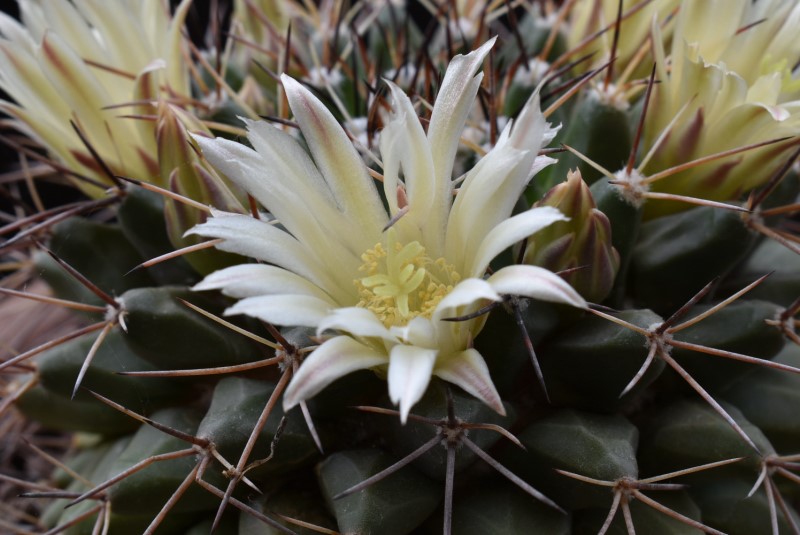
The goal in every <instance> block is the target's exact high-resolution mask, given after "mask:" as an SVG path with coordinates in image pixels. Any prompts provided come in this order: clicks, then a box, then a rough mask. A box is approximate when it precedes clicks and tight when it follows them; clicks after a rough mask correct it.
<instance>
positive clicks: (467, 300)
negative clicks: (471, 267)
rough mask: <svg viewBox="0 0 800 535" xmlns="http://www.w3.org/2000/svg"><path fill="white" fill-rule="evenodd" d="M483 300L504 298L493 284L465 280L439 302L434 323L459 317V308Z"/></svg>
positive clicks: (434, 314)
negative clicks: (449, 317) (453, 316)
mask: <svg viewBox="0 0 800 535" xmlns="http://www.w3.org/2000/svg"><path fill="white" fill-rule="evenodd" d="M481 299H489V300H491V301H502V299H503V298H502V297H501V296H500V292H497V291H496V289H495V288H493V287H492V285H491V284H489V283H488V282H487V281H485V280H483V279H477V278H472V279H464V280H463V281H461V282H459V283H458V284H457V285H456V287H455V288H453V291H451V292H450V293H449V294H447V295H446V296H445V297H444V299H442V300H441V301H440V302H439V304H438V305H437V307H436V310H435V311H434V312H433V321H434V322H438V321H441V319H442V318H446V317H448V316H451V315H457V314H458V311H457V309H458V308H459V307H462V306H465V305H471V304H473V303H475V302H476V301H480V300H481Z"/></svg>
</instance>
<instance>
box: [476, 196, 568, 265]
mask: <svg viewBox="0 0 800 535" xmlns="http://www.w3.org/2000/svg"><path fill="white" fill-rule="evenodd" d="M567 220H569V218H568V217H566V216H564V214H562V213H561V212H560V211H559V210H558V209H557V208H553V207H552V206H542V207H540V208H531V209H530V210H526V211H524V212H522V213H521V214H517V215H515V216H514V217H511V218H509V219H505V220H503V221H502V222H501V223H500V224H499V225H497V226H496V227H494V228H493V229H492V230H491V231H489V233H488V234H487V235H486V237H484V238H483V241H482V242H481V244H480V247H478V250H477V252H476V253H475V257H474V258H472V259H471V262H470V261H469V259H467V261H468V264H467V265H468V266H469V269H468V270H467V271H466V273H465V275H469V276H473V277H480V276H482V275H483V273H484V272H485V271H486V268H487V266H488V265H489V262H491V261H492V260H493V259H494V257H496V256H497V255H498V254H500V253H501V252H503V251H504V250H505V249H507V248H508V247H511V246H512V245H513V244H515V243H517V242H518V241H521V240H524V239H525V238H527V237H528V236H530V235H531V234H534V233H536V232H538V231H539V230H541V229H543V228H544V227H546V226H548V225H551V224H553V223H555V222H556V221H567Z"/></svg>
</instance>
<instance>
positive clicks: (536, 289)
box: [487, 265, 587, 308]
mask: <svg viewBox="0 0 800 535" xmlns="http://www.w3.org/2000/svg"><path fill="white" fill-rule="evenodd" d="M487 282H488V283H489V284H490V285H491V286H492V288H493V289H494V290H495V291H496V292H497V293H499V294H505V295H519V296H522V297H532V298H534V299H539V300H541V301H551V302H554V303H565V304H567V305H572V306H574V307H578V308H587V304H586V301H584V299H583V297H581V296H580V294H578V292H576V291H575V289H574V288H572V286H570V285H569V284H568V283H567V282H566V281H565V280H564V279H562V278H561V277H559V276H558V275H556V274H555V273H553V272H552V271H549V270H547V269H544V268H541V267H538V266H523V265H513V266H506V267H504V268H502V269H500V270H499V271H497V272H496V273H495V274H494V275H492V276H491V277H489V279H488V280H487Z"/></svg>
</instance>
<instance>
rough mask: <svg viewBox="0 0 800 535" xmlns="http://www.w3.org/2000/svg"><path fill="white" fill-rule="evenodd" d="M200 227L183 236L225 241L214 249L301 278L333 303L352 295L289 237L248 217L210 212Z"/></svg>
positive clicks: (347, 299) (303, 246)
mask: <svg viewBox="0 0 800 535" xmlns="http://www.w3.org/2000/svg"><path fill="white" fill-rule="evenodd" d="M213 215H214V217H211V218H209V219H208V220H207V221H206V222H205V223H203V224H202V225H197V226H196V227H194V228H192V229H190V230H189V231H188V232H187V233H186V234H187V235H190V234H196V235H198V236H203V237H206V238H222V239H224V240H225V241H224V242H222V243H221V244H219V245H217V249H220V250H222V251H227V252H229V253H236V254H240V255H244V256H249V257H252V258H255V259H257V260H261V261H264V262H269V263H270V264H275V265H277V266H280V267H282V268H285V269H287V270H289V271H292V272H294V273H297V274H298V275H300V276H302V277H305V278H306V279H308V280H310V281H311V282H313V283H314V284H316V285H317V286H319V287H320V288H322V289H324V290H325V291H326V292H328V293H329V294H330V295H331V296H332V297H334V298H335V299H336V300H337V302H340V303H348V302H349V301H350V300H352V295H351V294H352V292H350V291H349V288H348V289H345V288H343V287H342V286H341V284H340V283H339V282H337V281H335V280H334V279H332V277H331V270H330V269H328V268H327V267H326V266H324V265H323V264H322V263H321V261H320V260H319V259H318V258H317V257H316V256H315V255H314V254H312V252H311V251H310V250H309V249H308V247H306V246H305V245H304V244H302V243H300V242H299V241H297V240H296V239H295V238H294V237H293V236H291V235H290V234H289V233H287V232H285V231H283V230H281V229H279V228H277V227H275V226H273V225H270V224H269V223H267V222H265V221H261V220H258V219H255V218H253V217H251V216H249V215H243V214H231V213H227V212H219V211H214V212H213Z"/></svg>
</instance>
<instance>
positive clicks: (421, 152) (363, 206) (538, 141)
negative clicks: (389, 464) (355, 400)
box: [192, 42, 586, 421]
mask: <svg viewBox="0 0 800 535" xmlns="http://www.w3.org/2000/svg"><path fill="white" fill-rule="evenodd" d="M491 45H492V42H489V43H487V44H485V45H484V46H482V47H481V48H480V49H478V50H476V51H474V52H472V53H470V54H468V55H466V56H457V57H456V58H454V59H453V61H452V62H451V64H450V66H449V67H448V69H447V72H446V74H445V77H444V80H443V82H442V87H441V89H440V91H439V94H438V97H437V100H436V103H435V105H434V109H433V114H432V116H431V120H430V125H429V128H428V132H427V134H426V133H425V131H424V130H423V128H422V125H421V124H420V121H419V119H418V117H417V114H416V112H415V110H414V108H413V106H412V104H411V101H410V100H409V98H408V97H407V96H406V95H405V94H404V93H403V92H402V91H401V90H400V89H398V88H397V87H396V86H394V85H392V84H390V90H391V100H392V107H391V112H390V114H388V116H387V117H386V121H385V124H386V126H385V127H384V129H383V131H382V132H381V137H380V149H381V155H382V158H383V174H384V181H383V188H384V194H385V199H386V202H387V203H388V208H389V213H387V211H386V209H385V208H384V202H383V200H382V196H381V195H380V194H379V193H378V190H377V189H376V186H375V182H374V181H373V179H372V178H371V177H370V175H369V174H368V172H367V168H366V166H365V164H364V163H363V162H362V160H361V159H360V158H359V156H358V153H357V152H356V150H355V149H354V148H353V145H352V143H351V142H350V141H349V140H348V138H347V136H346V135H345V134H344V132H343V130H342V129H341V127H340V126H339V124H338V123H337V122H336V121H335V119H334V117H333V116H332V115H331V113H330V112H329V111H328V110H327V109H326V108H325V107H324V106H323V105H322V103H320V102H319V101H318V100H317V99H316V98H315V97H314V96H313V95H312V94H311V93H310V92H309V91H307V90H306V89H305V88H303V87H302V86H301V85H300V84H299V83H298V82H296V81H295V80H293V79H291V78H289V77H288V76H285V75H284V76H283V85H284V88H285V90H286V94H287V96H288V99H289V104H290V106H291V108H292V111H293V112H294V116H295V120H296V121H297V123H298V124H299V126H300V130H301V131H302V134H303V137H304V138H305V141H306V144H307V146H308V149H309V150H310V154H309V153H308V152H306V151H305V150H304V149H303V148H302V147H301V145H300V144H298V143H297V141H296V140H295V139H294V138H292V137H291V136H289V135H288V134H285V133H283V132H282V131H280V130H278V129H276V128H274V127H273V126H271V125H269V124H267V123H264V122H249V121H248V122H247V126H248V129H249V140H250V142H251V143H252V146H253V148H254V149H255V150H252V149H250V148H247V147H245V146H243V145H240V144H238V143H235V142H232V141H228V140H224V139H215V140H209V139H204V138H198V139H197V140H198V143H199V144H200V146H201V147H202V149H203V152H204V154H205V156H206V157H207V158H208V160H209V161H210V162H211V163H212V164H213V165H215V166H216V167H217V168H218V169H219V170H220V171H222V172H223V173H225V174H226V175H227V176H228V177H229V178H230V179H231V180H233V181H234V182H236V183H238V184H239V185H240V186H241V187H242V188H244V189H245V190H247V191H248V192H250V193H251V194H252V195H253V196H254V197H255V198H256V199H258V201H259V202H261V203H262V204H263V205H264V206H265V207H266V208H267V209H269V211H270V212H271V213H272V214H273V215H274V216H275V217H276V218H277V220H278V221H280V223H281V225H282V227H283V229H282V228H280V227H278V226H275V225H273V224H270V223H268V222H266V221H263V220H258V219H255V218H253V217H251V216H247V215H240V214H230V213H221V212H216V213H215V214H214V217H213V218H211V219H209V221H208V222H206V223H205V224H203V225H199V226H198V227H196V228H195V229H193V231H192V232H193V233H195V234H199V235H201V236H205V237H209V238H222V239H224V242H223V243H222V244H221V245H219V247H220V248H221V249H223V250H226V251H230V252H235V253H239V254H243V255H246V256H250V257H253V258H255V259H257V260H260V261H262V262H264V264H244V265H239V266H235V267H231V268H227V269H224V270H221V271H218V272H216V273H213V274H211V275H210V276H208V277H206V279H205V280H204V281H203V282H201V283H200V284H198V285H197V286H196V289H199V290H205V289H221V290H222V291H223V292H224V293H226V294H227V295H230V296H232V297H235V298H239V299H241V300H240V301H239V302H237V303H236V304H235V305H233V306H232V307H231V308H230V309H229V310H228V311H227V313H228V314H246V315H250V316H254V317H256V318H260V319H262V320H264V321H267V322H270V323H275V324H279V325H297V326H308V327H314V328H316V329H317V332H318V333H319V334H323V333H336V334H335V335H333V336H332V337H331V338H329V339H327V340H326V341H325V342H324V343H322V345H320V346H319V347H318V348H317V349H316V350H314V351H313V352H312V353H311V354H310V355H309V356H308V357H307V358H306V359H305V361H304V362H303V363H302V365H301V367H300V368H299V370H298V372H297V373H296V374H295V376H294V377H293V378H292V381H291V383H290V384H289V386H288V388H287V390H286V393H285V395H284V407H285V409H287V410H288V409H289V408H291V407H293V406H294V405H296V404H298V403H299V402H300V401H302V400H305V399H308V398H310V397H312V396H314V395H315V394H316V393H317V392H319V391H320V390H322V389H323V388H324V387H325V386H327V385H328V384H330V383H331V382H332V381H334V380H336V379H337V378H339V377H342V376H344V375H346V374H349V373H351V372H353V371H356V370H360V369H366V368H382V369H384V370H386V374H387V378H388V386H389V396H390V398H391V400H392V401H393V402H394V403H396V404H397V403H399V405H400V412H401V417H402V419H403V421H405V419H406V417H407V415H408V412H409V410H410V409H411V407H412V405H414V403H416V402H417V401H418V400H419V399H420V397H421V396H422V395H423V393H424V392H425V390H426V388H427V386H428V383H429V382H430V379H431V377H432V376H434V375H435V376H438V377H440V378H442V379H444V380H445V381H449V382H451V383H454V384H456V385H458V386H460V387H461V388H463V389H464V390H465V391H467V392H469V393H470V394H472V395H474V396H475V397H477V398H479V399H481V400H482V401H484V402H485V403H486V404H488V405H489V406H491V407H492V408H493V409H495V410H496V411H498V412H500V413H503V412H504V409H503V405H502V401H501V399H500V397H499V395H498V393H497V390H496V389H495V387H494V385H493V383H492V380H491V378H490V377H489V373H488V369H487V366H486V363H485V361H484V359H483V357H482V356H481V355H480V354H479V353H478V351H476V350H475V349H474V348H472V347H471V341H472V339H473V338H474V337H475V336H477V334H478V332H479V331H480V329H481V327H482V326H483V318H476V319H471V320H468V321H461V322H450V321H443V320H444V319H445V318H449V317H454V316H460V315H464V314H468V313H470V312H473V311H475V310H477V309H478V308H480V307H481V306H483V305H485V304H486V303H487V301H499V300H501V299H502V296H503V295H509V294H511V295H521V296H527V297H532V298H536V299H542V300H547V301H554V302H560V303H567V304H570V305H573V306H576V307H585V306H586V303H585V302H584V300H583V299H582V298H581V297H580V296H579V295H578V294H577V293H576V292H575V291H574V290H573V289H572V287H570V286H569V285H568V284H567V283H565V282H564V281H563V280H562V279H561V278H559V277H558V276H556V275H555V274H553V273H552V272H550V271H547V270H545V269H542V268H537V267H532V266H521V265H512V266H508V267H505V268H502V269H500V270H498V271H496V272H495V273H493V274H492V275H491V276H489V277H485V274H486V271H487V267H488V265H489V262H490V261H491V260H492V259H493V258H494V257H495V256H497V255H498V254H499V253H500V252H502V251H503V250H505V249H507V248H508V247H510V246H511V245H512V244H514V243H516V242H518V241H520V240H521V239H523V238H525V237H527V236H530V235H531V234H533V233H535V232H536V231H538V230H539V229H541V228H543V227H545V226H547V225H549V224H551V223H553V222H555V221H560V220H564V219H565V218H564V216H563V215H562V214H561V213H560V212H558V210H556V209H553V208H541V209H534V210H529V211H527V212H524V213H522V214H519V215H516V216H513V217H510V215H511V212H512V208H513V206H514V204H515V202H516V201H517V199H518V198H519V196H520V195H521V194H522V191H523V189H524V188H525V186H526V185H527V183H528V181H529V180H530V179H531V177H532V176H533V174H535V173H536V172H537V171H538V170H540V169H541V168H542V167H544V166H546V165H548V164H550V163H552V160H551V159H549V158H546V157H537V154H538V152H539V150H540V149H541V148H542V147H543V146H544V145H545V144H546V143H548V142H549V141H550V140H551V139H552V138H553V136H554V135H555V131H556V129H553V128H550V126H549V125H548V124H547V123H546V122H545V120H544V117H543V116H542V114H541V112H540V110H539V102H538V96H534V97H533V98H532V100H531V101H530V102H529V103H528V105H527V106H526V107H525V109H524V110H523V111H522V113H521V114H520V116H519V118H518V119H517V120H516V121H514V123H513V124H509V125H508V126H507V127H506V128H505V129H504V131H503V133H502V135H501V136H500V139H499V141H498V143H497V145H496V146H495V148H494V149H493V150H492V151H491V152H489V153H488V154H487V155H486V156H485V157H484V158H483V159H481V160H480V161H479V162H478V163H477V165H476V166H475V167H474V168H473V169H472V170H471V171H470V172H469V173H468V174H467V176H466V177H465V179H464V180H463V183H461V185H460V188H459V189H458V191H457V194H456V195H455V196H454V195H453V190H454V187H455V186H456V185H457V184H456V183H454V182H453V180H452V178H451V173H452V169H453V163H454V158H455V154H456V150H457V148H458V144H459V138H460V134H461V132H462V130H463V128H464V123H465V120H466V118H467V115H468V113H469V111H470V110H471V108H472V105H473V103H474V100H475V96H476V94H477V91H478V87H479V85H480V82H481V78H482V76H481V75H480V74H478V75H477V76H476V72H477V71H478V68H479V67H480V65H481V63H482V61H483V59H484V57H485V56H486V54H487V53H488V51H489V48H490V47H491ZM387 227H388V228H387ZM284 229H285V230H284Z"/></svg>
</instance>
